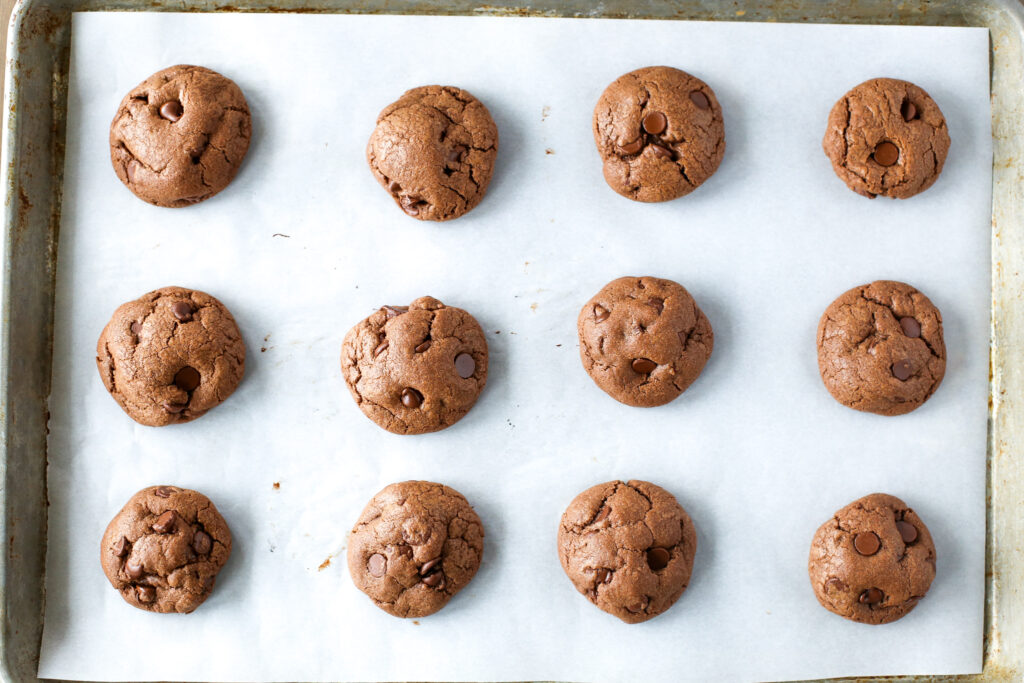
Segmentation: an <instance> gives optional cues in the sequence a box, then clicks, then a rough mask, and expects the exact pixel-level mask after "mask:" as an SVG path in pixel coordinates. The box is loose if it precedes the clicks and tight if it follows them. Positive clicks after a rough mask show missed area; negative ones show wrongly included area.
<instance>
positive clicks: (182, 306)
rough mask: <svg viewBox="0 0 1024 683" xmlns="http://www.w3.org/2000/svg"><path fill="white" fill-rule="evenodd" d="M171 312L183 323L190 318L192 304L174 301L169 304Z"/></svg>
mask: <svg viewBox="0 0 1024 683" xmlns="http://www.w3.org/2000/svg"><path fill="white" fill-rule="evenodd" d="M171 313H173V314H174V317H175V318H177V319H178V320H179V321H181V322H183V323H187V322H188V321H189V320H191V319H192V304H190V303H189V302H187V301H175V302H174V303H173V304H171Z"/></svg>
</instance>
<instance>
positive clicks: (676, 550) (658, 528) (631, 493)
mask: <svg viewBox="0 0 1024 683" xmlns="http://www.w3.org/2000/svg"><path fill="white" fill-rule="evenodd" d="M696 551H697V532H696V530H695V529H694V526H693V522H691V521H690V517H689V515H687V514H686V510H684V509H683V507H682V506H681V505H680V504H679V503H678V502H677V501H676V499H675V498H674V497H673V496H672V494H671V493H669V492H668V491H666V490H665V489H663V488H661V487H659V486H655V485H654V484H651V483H649V482H646V481H630V482H628V483H627V482H621V481H610V482H608V483H605V484H599V485H598V486H594V487H592V488H589V489H587V490H586V491H584V492H583V493H581V494H580V495H578V496H576V498H575V499H574V500H573V501H572V502H571V503H570V504H569V507H568V508H566V510H565V514H563V515H562V522H561V524H560V525H559V528H558V559H559V560H561V562H562V569H564V570H565V573H566V575H568V577H569V579H570V580H571V581H572V583H573V585H574V586H576V590H578V591H579V592H580V593H582V594H583V595H585V596H586V597H587V599H588V600H590V601H591V602H592V603H594V604H595V605H597V606H598V607H600V608H601V609H602V610H604V611H605V612H608V613H609V614H613V615H615V616H617V617H618V618H619V619H622V620H623V621H624V622H626V623H628V624H636V623H639V622H641V621H647V620H648V619H651V618H653V617H656V616H658V615H659V614H661V613H662V612H664V611H665V610H667V609H668V608H669V607H671V606H672V605H673V604H674V603H675V601H676V600H678V599H679V596H680V595H682V594H683V591H685V590H686V587H687V585H689V583H690V574H691V573H692V571H693V557H694V554H695V553H696Z"/></svg>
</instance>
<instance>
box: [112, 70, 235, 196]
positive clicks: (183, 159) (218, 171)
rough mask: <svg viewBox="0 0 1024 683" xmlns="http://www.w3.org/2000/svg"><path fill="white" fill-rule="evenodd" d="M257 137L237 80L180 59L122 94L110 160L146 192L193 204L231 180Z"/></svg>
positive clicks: (129, 183) (129, 182) (124, 180)
mask: <svg viewBox="0 0 1024 683" xmlns="http://www.w3.org/2000/svg"><path fill="white" fill-rule="evenodd" d="M251 137H252V122H251V120H250V117H249V105H248V104H247V103H246V101H245V96H244V95H243V94H242V91H241V89H240V88H239V87H238V86H237V85H235V83H234V81H232V80H230V79H228V78H225V77H224V76H221V75H220V74H219V73H217V72H216V71H211V70H210V69H204V68H203V67H201V66H188V65H178V66H172V67H170V68H169V69H164V70H163V71H158V72H157V73H155V74H153V75H152V76H150V77H149V78H147V79H146V80H144V81H143V82H142V83H140V84H139V85H137V86H136V87H135V88H134V89H133V90H132V91H131V92H130V93H128V94H127V95H125V97H124V99H123V100H121V105H120V106H119V107H118V110H117V115H116V116H114V122H113V123H112V124H111V125H110V161H111V162H112V163H113V164H114V171H115V172H116V173H117V177H118V178H120V179H121V182H122V183H124V184H125V185H127V186H128V189H129V190H131V191H132V192H134V193H135V195H136V196H138V197H139V198H140V199H143V200H145V201H147V202H149V203H150V204H156V205H157V206H168V207H180V206H188V205H189V204H196V203H197V202H201V201H203V200H204V199H209V198H210V197H212V196H213V195H215V194H217V193H218V192H220V191H221V190H223V189H224V188H225V187H227V185H228V183H230V182H231V180H232V178H234V177H235V174H236V173H237V172H238V167H239V166H241V164H242V159H244V158H245V153H246V152H247V151H248V149H249V139H250V138H251Z"/></svg>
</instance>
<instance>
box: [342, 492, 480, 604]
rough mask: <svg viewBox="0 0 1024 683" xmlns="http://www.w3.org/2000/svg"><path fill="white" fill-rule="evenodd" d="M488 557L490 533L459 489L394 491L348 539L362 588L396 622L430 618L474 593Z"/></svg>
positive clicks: (380, 497)
mask: <svg viewBox="0 0 1024 683" xmlns="http://www.w3.org/2000/svg"><path fill="white" fill-rule="evenodd" d="M483 553H484V528H483V525H482V524H481V523H480V518H479V517H478V516H477V514H476V512H474V511H473V508H472V507H470V505H469V503H468V502H467V501H466V499H465V498H464V497H463V495H462V494H461V493H459V492H458V491H456V490H455V489H452V488H449V487H447V486H442V485H441V484H435V483H432V482H429V481H406V482H402V483H399V484H391V485H390V486H388V487H386V488H385V489H384V490H383V491H381V492H380V493H378V494H377V495H375V496H374V497H373V500H371V501H370V502H369V504H368V505H367V506H366V509H364V510H363V513H362V515H360V516H359V521H358V522H356V525H355V528H353V529H352V533H350V534H349V537H348V571H349V574H351V576H352V582H353V583H354V584H355V585H356V588H358V589H359V590H361V591H362V592H364V593H366V595H368V596H369V597H370V599H371V600H373V603H374V604H375V605H377V607H380V608H381V609H382V610H384V611H385V612H387V613H388V614H392V615H394V616H396V617H411V618H415V617H425V616H427V615H428V614H433V613H434V612H436V611H438V610H439V609H441V608H442V607H444V606H445V605H446V604H448V601H449V600H451V598H452V596H453V595H455V594H456V593H458V592H459V591H460V590H462V589H463V588H465V587H466V584H468V583H469V582H470V580H471V579H472V578H473V575H474V574H476V571H477V569H479V568H480V560H481V558H482V557H483Z"/></svg>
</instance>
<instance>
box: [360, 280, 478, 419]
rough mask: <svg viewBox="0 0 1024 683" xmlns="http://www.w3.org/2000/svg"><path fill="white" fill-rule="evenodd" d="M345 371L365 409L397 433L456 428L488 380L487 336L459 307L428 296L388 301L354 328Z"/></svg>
mask: <svg viewBox="0 0 1024 683" xmlns="http://www.w3.org/2000/svg"><path fill="white" fill-rule="evenodd" d="M341 372H342V374H343V375H344V377H345V383H346V384H347V385H348V389H349V391H350V392H352V398H354V399H355V401H356V404H357V405H358V406H359V409H360V410H362V411H363V414H365V415H366V416H367V417H368V418H370V419H371V420H373V421H374V422H376V423H377V425H378V426H380V427H383V428H384V429H386V430H388V431H389V432H393V433H395V434H424V433H426V432H436V431H438V430H439V429H444V428H445V427H450V426H452V425H453V424H455V423H456V422H458V421H459V420H460V419H462V417H463V416H464V415H465V414H466V413H468V412H469V409H470V408H472V407H473V404H474V403H476V399H477V397H478V396H479V395H480V392H481V391H482V390H483V388H484V384H485V383H486V382H487V339H486V338H485V337H484V331H483V330H482V329H480V325H479V323H477V321H476V320H475V319H474V318H473V316H471V315H470V314H469V313H467V312H466V311H464V310H462V309H461V308H454V307H452V306H445V305H444V304H443V303H441V302H440V301H438V300H437V299H435V298H433V297H429V296H424V297H420V298H419V299H416V300H415V301H413V302H412V303H411V304H410V305H409V306H384V307H382V308H381V309H380V310H378V311H377V312H376V313H374V314H373V315H371V316H370V317H369V318H367V319H365V320H363V321H362V322H361V323H359V324H358V325H356V326H355V327H353V328H352V329H351V330H349V332H348V334H346V335H345V341H344V342H342V345H341Z"/></svg>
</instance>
